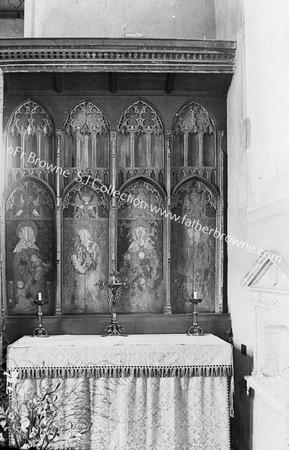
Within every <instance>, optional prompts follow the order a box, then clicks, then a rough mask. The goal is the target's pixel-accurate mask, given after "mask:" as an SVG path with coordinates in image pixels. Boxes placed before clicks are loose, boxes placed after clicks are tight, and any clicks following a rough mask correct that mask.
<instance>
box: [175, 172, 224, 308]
mask: <svg viewBox="0 0 289 450" xmlns="http://www.w3.org/2000/svg"><path fill="white" fill-rule="evenodd" d="M216 208H217V204H216V199H215V197H214V195H213V193H212V192H211V190H210V189H209V188H208V187H207V186H206V185H205V184H204V183H202V182H200V181H196V180H191V181H189V182H187V183H185V184H184V185H182V186H181V187H180V188H179V189H178V191H177V192H176V194H175V195H174V197H173V199H172V214H175V217H179V220H172V222H171V306H172V311H173V313H183V312H187V311H191V304H190V303H189V302H188V299H189V297H190V296H191V295H192V292H193V291H197V292H198V297H200V298H203V301H202V303H201V304H200V305H199V307H198V309H199V310H200V311H211V312H213V311H214V309H215V283H216V281H215V279H216V239H215V238H214V236H213V232H211V234H209V233H208V230H210V229H211V228H212V229H214V230H215V228H216ZM202 227H208V228H207V229H205V231H207V232H204V231H202Z"/></svg>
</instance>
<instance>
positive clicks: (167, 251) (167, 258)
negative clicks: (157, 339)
mask: <svg viewBox="0 0 289 450" xmlns="http://www.w3.org/2000/svg"><path fill="white" fill-rule="evenodd" d="M165 186H166V191H167V201H166V204H165V208H166V209H167V212H169V211H170V210H171V132H170V131H166V135H165ZM170 240H171V221H170V217H166V218H165V219H164V240H163V242H164V251H163V254H164V259H163V261H164V290H165V304H164V313H165V314H171V313H172V308H171V284H170V283H171V273H170V271H171V268H170V266H171V245H170Z"/></svg>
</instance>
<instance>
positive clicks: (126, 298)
mask: <svg viewBox="0 0 289 450" xmlns="http://www.w3.org/2000/svg"><path fill="white" fill-rule="evenodd" d="M111 123H112V122H111V118H110V117H109V114H107V112H106V108H105V105H104V106H103V105H102V104H101V101H100V102H99V103H97V104H96V103H95V102H94V101H92V100H90V99H89V98H85V99H82V100H80V101H77V102H76V104H75V105H74V106H73V107H72V109H71V110H70V111H68V112H66V114H65V115H64V116H63V126H62V128H61V129H60V128H58V129H55V126H54V118H53V117H52V114H51V113H50V112H49V109H48V108H46V106H45V105H44V104H40V103H38V102H37V101H35V100H32V99H27V100H26V101H24V102H22V103H21V104H20V105H19V106H18V107H17V108H16V109H15V110H14V112H13V114H12V115H11V117H10V118H9V120H8V122H7V126H6V130H5V135H6V136H5V139H6V149H7V152H6V167H7V170H6V179H5V185H6V195H5V212H4V214H5V236H6V246H5V258H4V271H5V272H4V273H6V276H5V277H4V278H5V286H4V298H5V299H6V300H5V304H6V308H7V312H8V314H9V315H18V314H31V311H32V306H31V305H32V300H33V298H34V297H35V295H36V293H37V292H38V291H42V292H43V294H44V296H46V298H47V299H48V303H47V305H46V307H45V308H46V312H47V313H49V314H51V315H54V314H56V315H61V314H65V313H67V314H81V313H104V312H106V311H107V310H108V306H107V302H106V298H105V293H103V292H101V291H100V290H99V289H98V288H96V287H95V283H96V281H98V280H99V279H104V278H106V277H107V275H108V273H109V271H110V270H112V269H117V270H119V271H120V272H121V274H122V275H123V276H124V277H127V278H128V279H129V281H130V286H129V288H128V289H127V290H126V291H125V292H123V296H122V298H121V299H120V304H119V310H120V312H150V313H167V314H168V313H182V312H186V311H189V308H190V306H189V304H188V301H187V300H188V297H189V296H190V294H191V293H192V290H197V291H198V293H199V294H200V295H201V296H202V297H203V299H204V300H203V302H202V304H201V307H200V308H199V309H200V310H202V311H206V312H222V307H223V299H222V279H223V267H222V264H223V248H222V242H221V241H220V240H217V239H215V238H214V236H213V234H210V235H209V234H207V233H203V232H202V231H200V228H192V227H190V226H188V223H187V222H186V221H188V220H190V221H191V222H193V221H195V223H199V224H201V226H202V227H203V226H206V227H208V229H210V228H213V229H218V230H219V231H220V232H221V233H222V231H223V156H222V155H223V154H222V142H221V140H222V133H221V132H219V131H218V126H217V123H216V120H215V119H214V117H213V116H212V114H211V112H210V111H209V109H208V107H207V106H206V104H205V103H204V102H202V101H200V100H199V99H197V98H192V99H190V100H189V101H187V102H186V103H185V104H180V105H179V107H178V108H177V109H176V110H175V111H174V114H173V115H172V122H171V124H172V125H171V129H169V130H167V129H165V127H164V122H163V119H162V111H161V110H159V108H158V107H157V106H156V105H154V104H153V103H152V102H151V101H148V100H146V98H138V99H135V100H134V101H132V102H131V103H130V104H128V105H127V107H126V108H125V109H124V110H123V111H122V113H121V114H120V115H119V117H118V120H117V121H116V122H115V121H114V122H113V123H114V124H115V125H114V126H113V127H112V125H111ZM113 128H114V129H113ZM37 158H38V159H37ZM103 185H105V186H107V187H109V186H111V188H113V189H116V190H118V191H119V193H120V194H124V196H122V199H120V198H116V197H115V196H112V195H110V194H111V192H110V193H109V192H108V193H107V192H105V189H103ZM124 198H125V199H129V198H130V199H131V201H129V200H123V199H124ZM134 199H137V200H136V201H135V202H134V201H133V200H134ZM169 213H171V215H172V216H173V215H174V216H173V218H171V216H170V215H169ZM177 217H179V220H176V218H177Z"/></svg>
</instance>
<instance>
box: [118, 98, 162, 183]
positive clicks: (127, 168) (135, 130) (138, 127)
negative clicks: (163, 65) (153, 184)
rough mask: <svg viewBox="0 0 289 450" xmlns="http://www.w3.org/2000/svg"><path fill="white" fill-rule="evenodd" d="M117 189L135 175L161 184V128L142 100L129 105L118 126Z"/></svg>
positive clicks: (158, 117) (150, 106) (159, 122)
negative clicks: (149, 178)
mask: <svg viewBox="0 0 289 450" xmlns="http://www.w3.org/2000/svg"><path fill="white" fill-rule="evenodd" d="M117 135H118V146H117V165H118V167H119V172H118V175H119V180H118V181H119V185H121V184H122V183H123V182H124V181H125V180H127V179H128V178H130V177H132V176H135V175H145V176H148V177H151V178H153V179H155V180H157V181H160V182H162V181H163V180H162V177H163V168H164V127H163V123H162V120H161V118H160V115H159V113H158V112H157V110H156V109H155V108H154V107H153V106H152V105H151V104H149V103H148V102H146V101H145V100H142V99H139V100H138V101H136V102H134V103H133V104H132V105H130V106H129V107H128V108H127V109H126V110H125V112H124V113H123V114H122V116H121V117H120V119H119V121H118V123H117Z"/></svg>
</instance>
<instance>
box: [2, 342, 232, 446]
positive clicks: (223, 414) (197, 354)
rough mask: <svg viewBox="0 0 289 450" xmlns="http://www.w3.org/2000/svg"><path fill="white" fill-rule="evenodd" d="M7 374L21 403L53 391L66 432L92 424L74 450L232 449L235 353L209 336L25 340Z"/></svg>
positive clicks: (14, 350)
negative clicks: (231, 398) (230, 421)
mask: <svg viewBox="0 0 289 450" xmlns="http://www.w3.org/2000/svg"><path fill="white" fill-rule="evenodd" d="M7 371H8V372H9V373H10V374H12V375H13V379H14V382H15V388H16V389H15V392H17V400H18V402H21V401H23V402H24V401H25V398H27V396H28V395H29V396H30V397H31V396H39V395H41V393H43V392H45V391H47V390H53V389H55V388H57V401H58V404H59V406H58V410H59V415H60V417H61V420H60V421H62V422H61V423H62V424H64V429H66V430H67V429H68V428H70V427H74V428H75V429H77V427H79V426H81V424H82V423H84V422H85V421H86V422H87V423H88V422H89V423H90V428H89V430H87V432H85V433H84V434H82V435H81V437H80V442H79V444H78V446H77V447H76V446H74V447H73V448H74V449H76V448H77V449H78V448H79V449H83V450H90V449H91V450H116V449H118V450H136V449H138V450H165V449H166V450H189V449H190V450H191V449H193V450H214V449H215V450H217V449H218V450H229V449H230V434H229V410H230V405H229V397H230V396H229V388H230V378H231V376H232V348H231V345H230V344H228V343H226V342H225V341H223V340H221V339H219V338H217V337H216V336H213V335H211V334H205V335H204V336H194V337H190V336H186V335H130V336H128V337H113V338H111V337H107V338H103V337H101V336H95V335H93V336H91V335H87V336H84V335H82V336H79V335H78V336H76V335H62V336H50V337H48V338H43V339H41V338H33V337H30V336H24V337H23V338H21V339H19V340H18V341H16V342H15V343H13V344H11V345H9V347H8V354H7ZM12 402H13V399H12ZM67 442H68V441H67ZM51 448H53V447H51ZM55 448H57V447H55ZM58 448H59V447H58ZM71 448H72V447H71Z"/></svg>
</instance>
